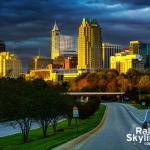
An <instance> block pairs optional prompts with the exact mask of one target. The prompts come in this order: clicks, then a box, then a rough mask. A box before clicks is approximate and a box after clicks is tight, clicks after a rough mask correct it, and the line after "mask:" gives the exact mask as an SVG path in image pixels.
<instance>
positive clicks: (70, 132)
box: [0, 105, 106, 150]
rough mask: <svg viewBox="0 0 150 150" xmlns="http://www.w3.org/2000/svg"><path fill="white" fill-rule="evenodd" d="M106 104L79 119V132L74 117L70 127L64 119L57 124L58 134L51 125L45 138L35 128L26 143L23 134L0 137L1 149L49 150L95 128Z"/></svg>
mask: <svg viewBox="0 0 150 150" xmlns="http://www.w3.org/2000/svg"><path fill="white" fill-rule="evenodd" d="M105 108H106V106H105V105H100V107H99V108H98V110H97V111H96V112H95V113H94V114H93V115H92V116H90V117H88V118H86V119H84V120H81V119H80V120H79V121H78V132H77V129H76V123H75V120H74V119H72V123H71V125H70V126H69V127H68V121H67V120H65V121H62V122H59V123H58V124H57V130H56V134H54V133H53V127H52V126H51V125H50V126H48V129H47V137H46V138H43V136H42V134H41V133H42V129H41V128H39V129H34V130H31V131H30V133H29V142H28V143H26V144H24V143H23V142H22V140H21V137H22V135H21V134H15V135H11V136H7V137H2V138H0V149H1V150H48V149H51V148H53V147H55V146H57V145H60V144H62V143H65V142H67V141H69V140H71V139H73V138H75V137H77V136H79V135H81V134H84V133H86V132H88V131H90V130H92V129H93V128H95V127H96V126H97V125H98V124H99V123H100V121H101V119H102V117H103V115H104V112H105Z"/></svg>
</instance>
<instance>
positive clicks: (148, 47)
mask: <svg viewBox="0 0 150 150" xmlns="http://www.w3.org/2000/svg"><path fill="white" fill-rule="evenodd" d="M130 54H140V55H142V57H143V62H144V67H145V68H147V69H150V43H144V42H141V41H130Z"/></svg>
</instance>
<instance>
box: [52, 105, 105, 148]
mask: <svg viewBox="0 0 150 150" xmlns="http://www.w3.org/2000/svg"><path fill="white" fill-rule="evenodd" d="M107 114H108V108H107V106H106V110H105V113H104V115H103V118H102V120H101V121H100V123H99V124H98V126H97V127H96V128H94V129H92V130H91V131H89V132H87V133H85V134H83V135H81V136H79V137H77V138H75V139H73V140H71V141H69V142H67V143H64V144H62V145H60V146H58V147H56V148H53V149H52V150H72V149H74V148H75V146H77V145H79V144H81V143H82V142H84V141H86V140H88V139H89V138H90V137H92V136H94V135H95V134H96V133H97V132H98V131H99V130H100V129H101V128H102V126H103V124H104V122H105V120H106V117H107Z"/></svg>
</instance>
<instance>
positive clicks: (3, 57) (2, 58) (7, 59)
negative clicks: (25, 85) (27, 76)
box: [0, 52, 22, 78]
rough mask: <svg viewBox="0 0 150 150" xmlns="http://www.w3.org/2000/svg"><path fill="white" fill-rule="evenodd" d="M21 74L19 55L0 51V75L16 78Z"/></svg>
mask: <svg viewBox="0 0 150 150" xmlns="http://www.w3.org/2000/svg"><path fill="white" fill-rule="evenodd" d="M21 75H22V64H21V60H20V59H19V57H18V56H17V55H15V54H12V53H9V52H1V53H0V77H11V78H17V77H19V76H21Z"/></svg>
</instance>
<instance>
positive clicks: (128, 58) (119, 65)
mask: <svg viewBox="0 0 150 150" xmlns="http://www.w3.org/2000/svg"><path fill="white" fill-rule="evenodd" d="M110 68H111V69H116V70H118V71H119V72H120V73H126V72H127V71H128V69H130V68H133V69H136V70H139V71H141V72H142V71H143V70H144V64H143V62H142V56H141V55H139V54H133V55H131V54H130V55H129V54H128V53H126V52H121V53H117V54H116V55H115V56H111V58H110Z"/></svg>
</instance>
